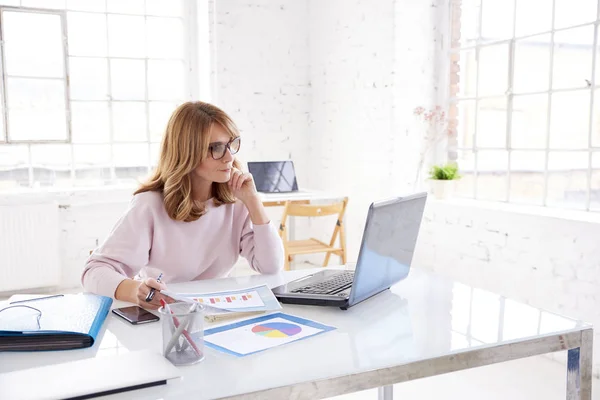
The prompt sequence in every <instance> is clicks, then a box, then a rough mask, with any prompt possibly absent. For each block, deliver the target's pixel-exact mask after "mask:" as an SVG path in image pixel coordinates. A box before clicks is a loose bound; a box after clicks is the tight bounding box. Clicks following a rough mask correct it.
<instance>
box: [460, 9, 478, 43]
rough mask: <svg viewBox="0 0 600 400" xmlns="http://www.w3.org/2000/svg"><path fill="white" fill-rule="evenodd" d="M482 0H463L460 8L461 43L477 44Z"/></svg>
mask: <svg viewBox="0 0 600 400" xmlns="http://www.w3.org/2000/svg"><path fill="white" fill-rule="evenodd" d="M480 7H481V0H463V2H462V5H461V9H460V45H461V46H463V47H464V46H469V45H473V44H475V41H476V39H477V38H478V37H479V14H480Z"/></svg>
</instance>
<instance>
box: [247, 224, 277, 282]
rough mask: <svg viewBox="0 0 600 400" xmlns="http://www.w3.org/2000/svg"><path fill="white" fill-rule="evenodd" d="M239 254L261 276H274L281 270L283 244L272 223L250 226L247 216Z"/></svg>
mask: <svg viewBox="0 0 600 400" xmlns="http://www.w3.org/2000/svg"><path fill="white" fill-rule="evenodd" d="M240 254H241V255H242V256H243V257H244V258H245V259H246V260H248V263H250V266H251V267H252V269H253V270H255V271H257V272H260V273H261V274H274V273H276V272H278V271H280V270H281V269H283V257H284V256H283V254H284V252H283V243H282V242H281V238H280V237H279V235H278V234H277V229H275V226H274V225H273V223H272V222H269V223H267V224H263V225H254V224H252V221H251V220H250V215H249V214H247V215H246V220H245V221H244V227H243V228H242V237H241V240H240Z"/></svg>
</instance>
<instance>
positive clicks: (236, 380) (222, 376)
mask: <svg viewBox="0 0 600 400" xmlns="http://www.w3.org/2000/svg"><path fill="white" fill-rule="evenodd" d="M320 270H321V269H315V270H297V271H287V272H282V273H280V274H278V275H270V276H269V275H253V276H244V277H239V278H228V279H219V280H212V281H198V282H189V283H183V284H173V285H170V289H172V290H175V291H180V292H202V291H215V290H224V289H231V288H235V287H249V286H253V285H256V284H260V283H267V284H269V285H270V286H271V287H273V286H276V285H279V284H282V283H284V282H287V281H290V280H292V279H296V278H298V277H301V276H304V275H306V274H309V273H312V272H315V271H320ZM482 298H485V299H488V300H490V299H491V300H492V301H479V300H481V299H482ZM474 304H476V305H477V312H476V313H475V312H472V310H473V309H474V308H473V305H474ZM123 305H124V303H122V302H118V301H117V302H115V303H114V305H113V306H114V307H121V306H123ZM505 305H506V307H505ZM283 312H286V313H289V314H292V315H297V316H300V317H303V318H308V319H314V320H316V321H318V322H322V323H325V324H328V325H333V326H335V327H336V328H337V329H336V330H334V331H332V332H328V333H326V334H323V335H319V336H316V337H312V338H309V339H307V340H301V341H298V342H294V343H291V344H288V345H284V346H281V347H276V348H273V349H270V350H267V351H265V352H262V353H259V354H255V355H251V356H247V357H243V358H236V357H234V356H230V355H227V354H223V353H220V352H218V351H216V350H213V349H210V348H206V359H205V360H204V361H202V362H201V363H200V364H197V365H193V366H186V367H180V368H181V372H182V375H183V379H182V380H176V381H173V382H170V383H169V384H167V385H163V386H158V387H154V388H146V389H140V390H137V391H133V392H127V393H124V394H118V395H112V396H109V397H107V398H110V399H112V400H117V399H118V400H121V399H122V400H125V399H133V400H136V399H156V398H163V399H165V400H175V399H177V400H183V399H190V398H194V399H223V398H226V399H242V398H243V399H261V400H264V399H277V400H279V399H289V398H294V399H310V400H313V399H321V398H326V397H332V396H337V395H341V394H345V393H351V392H356V391H361V390H366V389H371V388H375V387H379V388H380V389H379V397H380V399H385V400H388V399H391V398H392V386H391V385H393V384H395V383H400V382H405V381H409V380H412V379H419V378H424V377H428V376H433V375H438V374H444V373H448V372H453V371H458V370H462V369H467V368H473V367H479V366H483V365H488V364H494V363H500V362H504V361H509V360H515V359H518V358H525V357H530V356H535V355H540V354H546V353H551V352H556V351H561V350H568V351H569V354H568V356H569V357H568V358H569V366H568V374H567V392H568V393H567V398H568V399H582V400H590V399H591V384H592V335H593V330H592V327H591V326H590V325H587V324H585V323H583V322H581V321H576V320H573V319H569V318H565V317H561V316H558V315H555V314H551V313H548V312H546V311H543V310H540V309H537V308H534V307H531V306H528V305H525V304H521V303H518V302H516V301H512V300H510V299H506V298H503V297H500V296H497V295H495V294H493V293H489V292H485V291H483V290H479V289H473V288H471V287H468V286H466V285H463V284H460V283H456V282H453V281H451V280H447V279H445V278H442V277H440V276H437V275H434V274H432V273H429V272H427V271H423V270H420V269H413V270H412V271H411V273H410V275H409V277H408V278H407V279H406V280H404V281H402V282H400V283H399V284H397V285H395V286H393V287H392V289H391V290H388V291H385V292H383V293H381V294H379V295H377V296H375V297H373V298H371V299H369V300H366V301H364V302H363V303H360V304H358V305H356V306H355V307H352V308H350V309H349V310H348V311H342V310H340V309H337V308H328V307H313V306H290V305H284V308H283ZM532 319H533V323H532ZM461 321H462V324H461ZM538 321H540V322H539V323H538ZM210 326H211V325H210V324H209V325H208V327H210ZM490 326H492V327H493V326H495V327H497V329H496V330H495V332H494V329H492V330H490V329H489V327H490ZM473 328H478V329H479V332H481V330H482V329H483V331H485V332H487V335H485V336H487V337H477V339H479V341H478V340H477V339H476V338H475V337H473V336H472V335H471V332H472V331H474V329H473ZM161 343H162V337H161V325H160V324H159V323H152V324H147V325H139V326H132V325H129V324H128V323H127V322H125V321H123V320H121V319H120V318H118V317H115V316H114V315H112V313H111V314H110V315H109V318H108V319H107V321H106V323H105V326H104V330H103V332H102V333H101V334H100V336H99V340H98V343H96V344H95V345H94V346H93V347H92V348H89V349H83V350H69V351H60V352H42V353H0V373H1V372H6V371H11V370H17V369H23V368H30V367H34V366H41V365H49V364H55V363H60V362H65V361H69V360H75V359H82V358H88V357H102V356H103V355H105V354H115V353H123V352H127V351H133V350H142V349H151V350H155V351H157V352H160V351H161V347H162V346H161ZM507 368H509V367H508V366H507ZM534 373H535V372H534ZM0 394H1V393H0ZM0 397H1V396H0Z"/></svg>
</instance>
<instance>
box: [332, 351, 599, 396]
mask: <svg viewBox="0 0 600 400" xmlns="http://www.w3.org/2000/svg"><path fill="white" fill-rule="evenodd" d="M566 371H567V368H566V365H561V364H559V363H558V362H556V361H553V360H549V359H547V358H544V357H531V358H526V359H522V360H517V361H510V362H507V363H503V364H496V365H490V366H486V367H481V368H475V369H471V370H466V371H460V372H453V373H451V374H446V375H440V376H435V377H431V378H425V379H420V380H416V381H411V382H405V383H402V384H398V385H395V386H394V399H396V400H397V399H418V400H433V399H435V400H440V399H460V400H483V399H485V400H507V399H510V400H525V399H527V400H538V399H539V400H559V399H560V400H564V399H565V393H566ZM375 399H377V390H376V389H373V390H366V391H363V392H358V393H352V394H348V395H343V396H337V397H332V398H331V399H330V400H375ZM592 399H594V400H600V380H598V379H594V384H593V389H592Z"/></svg>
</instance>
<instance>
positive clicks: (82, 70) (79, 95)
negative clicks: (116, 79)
mask: <svg viewBox="0 0 600 400" xmlns="http://www.w3.org/2000/svg"><path fill="white" fill-rule="evenodd" d="M69 76H70V81H69V84H70V89H71V99H73V100H108V71H107V62H106V59H97V58H81V57H71V58H70V59H69Z"/></svg>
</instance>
